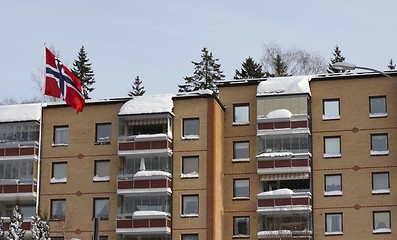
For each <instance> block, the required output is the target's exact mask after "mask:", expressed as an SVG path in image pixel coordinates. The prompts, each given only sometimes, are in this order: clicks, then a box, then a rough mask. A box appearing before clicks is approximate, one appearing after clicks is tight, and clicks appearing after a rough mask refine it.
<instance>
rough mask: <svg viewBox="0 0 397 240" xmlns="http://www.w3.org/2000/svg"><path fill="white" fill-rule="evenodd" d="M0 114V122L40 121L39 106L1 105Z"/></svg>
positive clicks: (32, 104)
mask: <svg viewBox="0 0 397 240" xmlns="http://www.w3.org/2000/svg"><path fill="white" fill-rule="evenodd" d="M0 113H1V114H0V122H22V121H40V117H41V104H40V103H30V104H17V105H2V106H0Z"/></svg>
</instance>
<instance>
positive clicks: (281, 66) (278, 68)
mask: <svg viewBox="0 0 397 240" xmlns="http://www.w3.org/2000/svg"><path fill="white" fill-rule="evenodd" d="M273 66H274V73H273V74H274V76H275V77H285V76H288V72H287V68H288V66H287V64H286V63H285V62H284V61H283V60H282V58H281V56H280V55H278V54H277V56H276V58H275V59H274V62H273Z"/></svg>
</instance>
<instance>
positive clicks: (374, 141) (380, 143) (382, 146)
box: [371, 134, 389, 155]
mask: <svg viewBox="0 0 397 240" xmlns="http://www.w3.org/2000/svg"><path fill="white" fill-rule="evenodd" d="M387 154H389V150H388V145H387V134H371V155H387Z"/></svg>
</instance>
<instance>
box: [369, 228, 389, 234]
mask: <svg viewBox="0 0 397 240" xmlns="http://www.w3.org/2000/svg"><path fill="white" fill-rule="evenodd" d="M372 233H374V234H382V233H391V229H390V228H378V229H375V230H372Z"/></svg>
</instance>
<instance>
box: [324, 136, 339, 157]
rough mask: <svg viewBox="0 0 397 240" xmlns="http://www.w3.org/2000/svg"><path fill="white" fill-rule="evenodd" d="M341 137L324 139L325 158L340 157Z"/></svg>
mask: <svg viewBox="0 0 397 240" xmlns="http://www.w3.org/2000/svg"><path fill="white" fill-rule="evenodd" d="M340 156H341V151H340V137H324V157H325V158H330V157H340Z"/></svg>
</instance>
